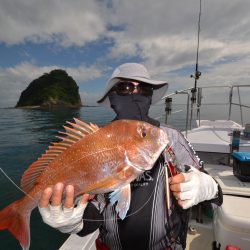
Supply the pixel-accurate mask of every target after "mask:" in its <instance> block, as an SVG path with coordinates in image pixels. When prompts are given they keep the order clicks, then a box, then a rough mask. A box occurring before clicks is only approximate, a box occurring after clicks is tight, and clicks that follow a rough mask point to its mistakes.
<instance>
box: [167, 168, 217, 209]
mask: <svg viewBox="0 0 250 250" xmlns="http://www.w3.org/2000/svg"><path fill="white" fill-rule="evenodd" d="M169 184H170V190H171V191H172V192H173V195H174V197H175V198H176V199H177V200H178V204H179V205H180V206H181V207H182V208H183V209H187V208H190V207H192V206H193V205H196V204H198V203H200V202H202V201H205V200H211V199H213V198H215V196H216V194H217V192H218V186H217V184H216V182H215V181H214V179H213V178H212V177H211V176H210V175H208V174H205V173H203V172H201V171H199V170H198V169H196V168H194V167H192V166H190V169H189V171H188V172H187V173H181V174H178V175H176V176H174V177H171V178H170V179H169Z"/></svg>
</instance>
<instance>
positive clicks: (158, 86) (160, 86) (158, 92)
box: [97, 77, 168, 107]
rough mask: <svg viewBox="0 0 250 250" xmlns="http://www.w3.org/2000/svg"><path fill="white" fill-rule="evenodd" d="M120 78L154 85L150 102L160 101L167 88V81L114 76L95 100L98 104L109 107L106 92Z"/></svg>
mask: <svg viewBox="0 0 250 250" xmlns="http://www.w3.org/2000/svg"><path fill="white" fill-rule="evenodd" d="M121 79H127V80H135V81H139V82H144V83H148V84H152V85H154V86H155V88H154V90H153V95H152V104H154V103H157V102H158V101H160V100H161V98H162V97H163V96H164V95H165V93H166V92H167V89H168V83H167V82H165V81H157V80H152V79H148V78H144V77H133V79H131V78H128V77H114V78H111V79H109V80H108V83H107V85H106V88H105V91H104V93H103V95H102V96H101V97H100V98H99V99H98V101H97V103H98V104H99V105H101V106H104V107H110V102H109V98H108V97H107V94H108V93H109V91H110V90H111V89H112V88H113V87H114V86H115V84H116V83H118V82H119V81H120V80H121Z"/></svg>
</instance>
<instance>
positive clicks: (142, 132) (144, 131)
mask: <svg viewBox="0 0 250 250" xmlns="http://www.w3.org/2000/svg"><path fill="white" fill-rule="evenodd" d="M146 136H147V131H146V129H145V128H143V129H142V130H141V137H143V138H145V137H146Z"/></svg>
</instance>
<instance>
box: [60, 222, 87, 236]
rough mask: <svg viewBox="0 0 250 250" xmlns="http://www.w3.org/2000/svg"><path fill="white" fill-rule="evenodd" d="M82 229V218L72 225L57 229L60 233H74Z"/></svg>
mask: <svg viewBox="0 0 250 250" xmlns="http://www.w3.org/2000/svg"><path fill="white" fill-rule="evenodd" d="M82 229H83V220H81V221H80V222H79V223H77V224H75V225H72V226H65V227H60V228H58V230H59V231H60V232H62V233H69V234H76V233H79V232H80V231H81V230H82Z"/></svg>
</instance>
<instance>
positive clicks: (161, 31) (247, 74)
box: [0, 0, 250, 107]
mask: <svg viewBox="0 0 250 250" xmlns="http://www.w3.org/2000/svg"><path fill="white" fill-rule="evenodd" d="M199 2H200V1H199V0H186V1H184V0H182V1H181V0H154V1H152V0H126V1H125V0H123V1H122V0H71V1H68V0H43V1H39V0H11V1H10V0H0V58H1V60H0V107H14V106H15V105H16V103H17V101H18V99H19V97H20V94H21V92H22V91H23V90H24V89H25V88H27V86H28V85H29V83H30V82H31V81H32V80H34V79H36V78H38V77H39V76H41V75H42V74H44V73H49V72H50V71H51V70H53V69H58V68H60V69H65V70H66V71H67V73H68V74H69V75H71V76H72V77H73V78H74V79H75V81H76V82H77V84H78V86H79V90H80V95H81V98H82V103H83V104H85V105H93V104H95V102H96V100H97V99H98V97H99V96H100V94H101V92H102V91H103V89H104V87H105V84H106V82H107V80H108V79H109V77H110V76H111V74H112V71H113V70H114V68H115V67H117V66H118V65H120V64H122V63H126V62H138V63H142V64H143V65H145V66H146V67H147V69H148V70H149V72H150V75H151V76H152V77H153V78H154V79H157V80H165V81H167V82H168V83H169V86H170V87H169V91H174V90H177V89H183V88H189V87H192V86H193V84H194V79H193V78H190V75H191V74H194V70H195V62H196V50H197V32H198V15H199ZM201 2H202V5H201V6H202V7H201V9H202V12H201V30H200V47H199V70H200V71H201V72H202V75H201V77H200V79H199V81H198V85H199V86H204V85H210V86H211V85H228V84H249V82H250V29H249V27H250V15H249V10H250V1H249V0H230V1H228V0H219V1H218V0H202V1H201Z"/></svg>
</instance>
